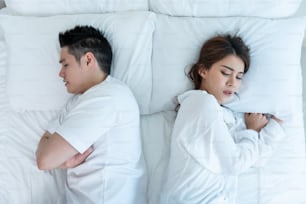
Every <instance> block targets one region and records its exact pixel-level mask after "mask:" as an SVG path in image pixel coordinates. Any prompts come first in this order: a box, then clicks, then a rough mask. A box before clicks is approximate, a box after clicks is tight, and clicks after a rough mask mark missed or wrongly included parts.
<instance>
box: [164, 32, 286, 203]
mask: <svg viewBox="0 0 306 204" xmlns="http://www.w3.org/2000/svg"><path fill="white" fill-rule="evenodd" d="M249 65H250V56H249V48H248V47H247V46H246V45H245V44H244V42H243V41H242V39H241V38H240V37H238V36H231V35H225V36H221V35H220V36H216V37H213V38H211V39H209V40H208V41H207V42H205V43H204V45H203V47H202V49H201V53H200V57H199V60H198V62H197V63H196V64H194V65H193V67H192V68H191V70H190V72H189V77H190V79H191V80H192V82H193V83H194V86H195V90H191V91H187V92H185V93H184V94H182V95H180V96H179V97H178V101H179V104H180V107H179V110H178V114H177V118H176V121H175V124H174V129H173V132H172V141H171V154H170V161H169V166H168V174H167V177H166V178H167V179H166V182H165V185H164V187H163V190H162V194H161V203H162V204H170V203H171V204H180V203H186V204H187V203H188V204H200V203H201V204H212V203H213V204H216V203H227V204H228V203H235V195H236V189H237V176H238V174H239V173H241V172H243V171H245V170H247V169H248V168H250V167H251V166H252V165H254V164H255V162H257V161H258V160H259V159H260V157H266V156H267V155H268V154H269V153H271V150H273V148H274V146H275V144H276V143H277V142H278V141H279V140H281V139H282V138H283V137H284V131H283V129H282V127H281V123H282V121H281V120H279V119H277V118H276V117H274V116H272V117H269V118H268V117H267V116H266V115H265V114H261V113H247V114H245V115H244V117H243V115H242V117H240V118H239V117H238V116H239V114H235V113H233V112H232V111H230V110H229V109H227V108H224V107H223V106H222V105H223V104H224V103H225V102H226V101H228V100H229V99H230V98H231V97H233V96H234V95H236V92H237V91H238V89H239V87H240V84H241V80H242V78H243V75H244V74H245V73H246V72H247V71H248V68H249Z"/></svg>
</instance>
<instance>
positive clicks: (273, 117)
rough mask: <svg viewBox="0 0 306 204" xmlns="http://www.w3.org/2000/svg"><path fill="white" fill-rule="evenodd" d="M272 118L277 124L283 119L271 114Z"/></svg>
mask: <svg viewBox="0 0 306 204" xmlns="http://www.w3.org/2000/svg"><path fill="white" fill-rule="evenodd" d="M271 118H272V119H273V120H275V121H276V122H278V124H280V125H282V124H283V121H282V120H281V119H279V118H277V117H275V116H274V115H272V117H271Z"/></svg>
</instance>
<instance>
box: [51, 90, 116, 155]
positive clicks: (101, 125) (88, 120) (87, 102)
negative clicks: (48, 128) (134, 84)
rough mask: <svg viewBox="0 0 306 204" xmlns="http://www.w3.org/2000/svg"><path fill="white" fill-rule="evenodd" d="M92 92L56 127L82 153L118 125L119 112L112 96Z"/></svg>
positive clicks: (76, 104)
mask: <svg viewBox="0 0 306 204" xmlns="http://www.w3.org/2000/svg"><path fill="white" fill-rule="evenodd" d="M91 94H93V93H90V94H89V95H86V96H84V97H82V98H80V100H79V101H77V102H76V103H75V104H74V106H73V107H71V110H69V111H68V112H67V113H66V114H65V116H64V117H63V118H62V119H61V124H60V126H58V127H57V128H56V129H55V132H57V133H58V134H59V135H61V136H62V137H63V138H64V139H65V140H66V141H67V142H68V143H69V144H71V145H72V146H73V147H74V148H75V149H76V150H77V151H79V152H80V153H83V152H84V151H85V150H86V149H88V148H89V147H90V146H91V145H92V144H94V143H95V142H96V141H97V140H98V139H99V138H100V137H101V136H103V135H104V134H106V133H107V132H108V131H109V130H110V129H111V128H112V127H114V126H115V125H116V117H117V113H116V111H115V108H114V101H113V98H112V96H110V95H101V96H95V95H94V94H93V96H92V95H91Z"/></svg>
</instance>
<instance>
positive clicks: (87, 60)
mask: <svg viewBox="0 0 306 204" xmlns="http://www.w3.org/2000/svg"><path fill="white" fill-rule="evenodd" d="M59 42H60V47H61V56H60V63H61V64H62V68H61V71H60V73H59V75H60V77H62V78H63V79H64V82H65V85H66V87H67V90H68V92H70V93H83V92H85V91H86V90H87V89H89V88H90V87H92V86H94V85H95V84H97V83H99V82H101V81H103V80H104V79H105V77H106V76H107V75H108V74H110V67H111V62H112V50H111V46H110V44H109V43H108V41H107V40H106V38H105V37H104V36H103V34H102V33H101V32H100V31H99V30H97V29H96V28H93V27H91V26H76V27H74V28H73V29H70V30H67V31H65V32H63V33H60V34H59Z"/></svg>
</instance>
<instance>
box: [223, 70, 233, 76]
mask: <svg viewBox="0 0 306 204" xmlns="http://www.w3.org/2000/svg"><path fill="white" fill-rule="evenodd" d="M221 73H222V74H223V75H224V76H229V75H231V74H230V73H227V72H224V71H221Z"/></svg>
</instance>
